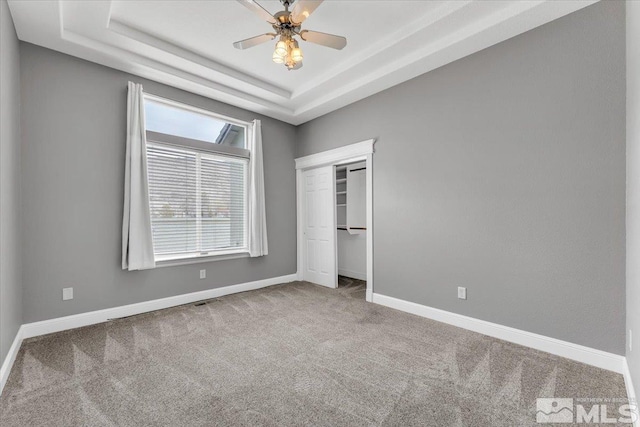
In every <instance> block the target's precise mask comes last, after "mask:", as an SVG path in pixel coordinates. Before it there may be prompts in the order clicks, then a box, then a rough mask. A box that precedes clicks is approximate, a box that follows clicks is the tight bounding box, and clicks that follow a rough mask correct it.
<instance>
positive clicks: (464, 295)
mask: <svg viewBox="0 0 640 427" xmlns="http://www.w3.org/2000/svg"><path fill="white" fill-rule="evenodd" d="M458 299H467V288H463V287H462V286H458Z"/></svg>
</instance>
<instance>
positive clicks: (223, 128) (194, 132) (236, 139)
mask: <svg viewBox="0 0 640 427" xmlns="http://www.w3.org/2000/svg"><path fill="white" fill-rule="evenodd" d="M145 121H146V129H147V130H148V131H152V132H158V133H164V134H168V135H174V136H181V137H183V138H189V139H197V140H200V141H206V142H210V143H213V144H220V145H228V146H230V147H237V148H246V147H245V129H244V127H242V126H238V125H234V124H231V123H227V122H225V121H223V120H220V119H217V118H215V117H212V116H209V115H206V114H200V113H197V112H194V111H190V110H187V109H182V108H178V107H174V106H172V105H169V104H165V103H163V102H158V101H154V100H151V99H146V100H145Z"/></svg>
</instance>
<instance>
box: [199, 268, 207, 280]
mask: <svg viewBox="0 0 640 427" xmlns="http://www.w3.org/2000/svg"><path fill="white" fill-rule="evenodd" d="M200 278H201V279H206V278H207V270H200Z"/></svg>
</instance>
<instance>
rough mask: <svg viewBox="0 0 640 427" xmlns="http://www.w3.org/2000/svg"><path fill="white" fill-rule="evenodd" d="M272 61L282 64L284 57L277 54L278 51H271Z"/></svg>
mask: <svg viewBox="0 0 640 427" xmlns="http://www.w3.org/2000/svg"><path fill="white" fill-rule="evenodd" d="M272 59H273V62H275V63H276V64H282V63H284V57H283V56H280V55H278V52H273V57H272Z"/></svg>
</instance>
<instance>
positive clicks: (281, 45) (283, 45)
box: [274, 39, 289, 58]
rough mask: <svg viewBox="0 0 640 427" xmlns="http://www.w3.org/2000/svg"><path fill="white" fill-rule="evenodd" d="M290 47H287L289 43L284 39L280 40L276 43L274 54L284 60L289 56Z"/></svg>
mask: <svg viewBox="0 0 640 427" xmlns="http://www.w3.org/2000/svg"><path fill="white" fill-rule="evenodd" d="M288 47H289V46H287V42H286V41H284V40H283V39H280V41H279V42H278V43H276V51H275V52H274V53H275V54H277V55H278V56H281V57H283V58H284V56H285V55H286V54H287V50H288Z"/></svg>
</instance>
